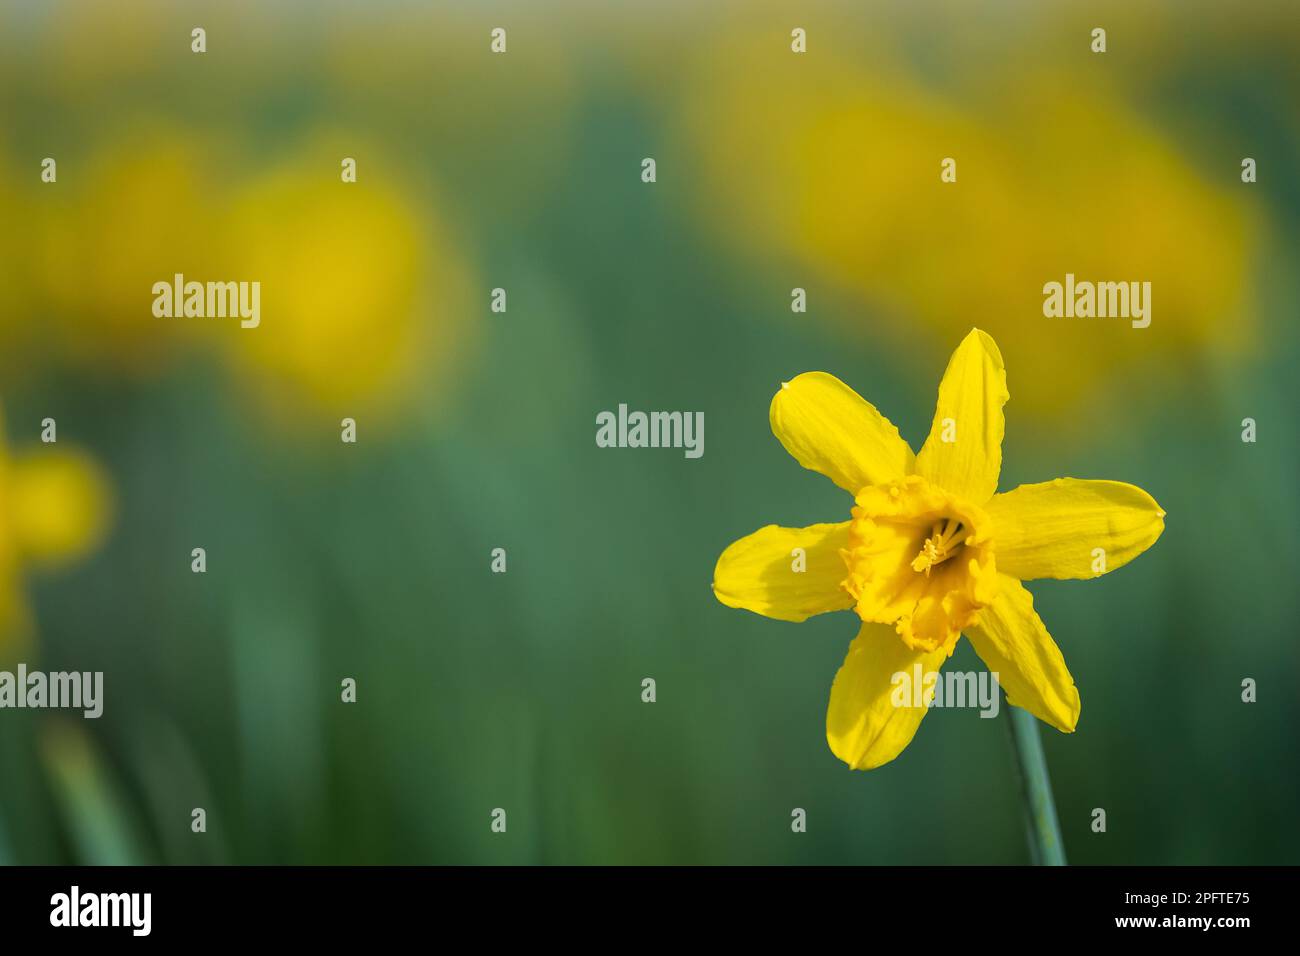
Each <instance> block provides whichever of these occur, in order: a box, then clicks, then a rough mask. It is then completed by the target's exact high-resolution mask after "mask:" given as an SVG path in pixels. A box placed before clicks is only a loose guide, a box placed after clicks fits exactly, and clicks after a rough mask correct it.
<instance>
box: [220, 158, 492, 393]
mask: <svg viewBox="0 0 1300 956" xmlns="http://www.w3.org/2000/svg"><path fill="white" fill-rule="evenodd" d="M343 157H352V158H355V159H356V160H357V164H358V165H357V169H358V173H357V182H356V183H344V182H342V181H341V179H340V170H341V167H340V163H341V160H342V158H343ZM401 182H402V180H401V178H400V175H399V174H398V173H397V172H396V171H395V170H394V169H393V168H392V166H390V165H388V162H387V160H386V158H385V157H384V156H383V155H382V154H381V153H380V152H379V151H378V150H376V149H375V148H373V147H367V146H363V145H361V144H358V143H356V142H355V141H354V142H352V143H351V144H349V145H344V144H343V143H340V142H337V141H334V140H331V139H329V138H327V137H324V136H322V137H319V138H317V140H316V141H315V142H314V143H312V144H311V145H308V146H306V147H304V148H303V149H302V150H301V151H300V152H299V153H297V154H295V156H294V157H293V158H291V159H289V160H288V161H286V162H284V163H283V164H281V165H280V166H279V167H277V168H275V169H273V170H272V171H270V172H268V173H267V174H266V175H264V176H262V177H260V178H258V179H256V180H254V181H252V182H250V183H248V184H247V185H246V186H245V187H244V188H242V189H241V190H240V192H239V193H238V194H237V196H236V197H235V199H234V201H233V208H232V212H231V215H230V220H229V223H228V229H229V233H230V236H231V247H232V248H233V249H237V252H234V253H233V254H232V256H231V258H230V260H229V262H230V265H229V267H228V268H226V270H225V273H228V274H223V276H222V277H223V278H229V279H239V280H248V281H258V282H260V283H261V290H262V292H261V295H262V300H261V312H262V319H261V324H260V325H259V326H258V327H257V328H256V329H247V330H244V329H238V328H235V327H233V326H221V327H220V328H214V329H213V330H212V332H211V333H210V334H218V335H219V336H220V339H221V346H222V348H223V350H224V351H225V353H226V354H227V355H228V356H230V357H231V359H232V360H233V362H234V364H235V367H236V369H237V370H238V371H239V372H240V373H241V375H242V377H243V378H244V379H245V380H246V381H247V383H248V385H249V386H250V387H251V388H252V389H253V391H254V396H253V397H254V399H255V400H256V401H257V402H258V403H259V407H262V408H264V409H265V410H267V411H269V412H270V413H271V414H272V416H276V417H278V416H283V415H285V414H289V413H300V414H315V413H316V412H318V411H325V412H328V413H330V414H332V415H336V416H347V415H356V414H359V413H361V412H364V411H379V412H384V411H389V410H391V409H392V408H393V407H394V406H396V405H397V404H398V403H400V402H401V401H402V400H404V399H406V398H408V397H409V396H410V393H411V390H412V388H413V387H414V386H416V385H417V384H422V385H423V386H424V387H426V388H431V389H432V390H433V391H435V392H436V391H438V390H440V389H441V388H442V387H444V386H445V385H446V384H447V381H448V379H449V377H450V375H451V374H452V373H453V372H454V371H455V367H456V361H457V359H459V358H460V357H461V353H462V350H463V348H464V346H465V344H466V342H467V341H468V339H469V335H470V333H471V331H472V324H471V323H470V322H469V321H468V315H467V312H466V295H467V278H466V269H465V265H464V262H463V260H462V258H461V256H460V255H459V254H458V252H457V251H456V250H455V249H454V248H453V245H452V242H451V240H450V239H449V238H448V237H447V236H446V235H445V234H444V233H443V232H442V226H441V223H440V220H439V216H438V211H437V210H436V209H435V208H433V207H432V204H431V203H430V202H429V198H428V197H427V196H425V195H423V194H422V193H421V192H419V191H416V190H414V189H411V188H409V187H404V186H402V185H401Z"/></svg>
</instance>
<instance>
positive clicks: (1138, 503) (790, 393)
mask: <svg viewBox="0 0 1300 956" xmlns="http://www.w3.org/2000/svg"><path fill="white" fill-rule="evenodd" d="M1006 381H1007V379H1006V369H1005V368H1004V366H1003V364H1002V355H1001V353H1000V352H999V351H998V347H997V344H996V343H995V342H994V341H993V339H992V338H991V337H990V336H989V335H987V334H986V333H984V332H981V331H979V330H978V329H975V330H972V331H971V333H970V334H969V335H967V336H966V338H965V339H964V340H963V341H962V343H961V345H959V346H958V347H957V351H956V352H954V353H953V356H952V359H951V360H950V361H949V363H948V368H947V371H946V372H944V376H943V381H942V382H940V384H939V401H938V405H937V407H936V409H935V414H934V423H933V425H932V427H931V430H930V435H929V437H928V438H927V439H926V441H925V445H924V446H923V447H922V448H921V452H920V454H918V455H913V453H912V449H911V448H910V447H908V445H907V443H906V442H905V441H903V439H902V438H901V437H900V436H899V434H898V429H896V428H895V427H894V426H893V425H892V424H890V422H889V421H888V420H887V419H886V418H885V417H884V416H883V415H881V414H880V412H878V411H876V409H875V408H874V407H872V406H871V405H870V404H868V403H867V402H866V401H865V400H863V399H862V397H861V396H859V395H858V394H857V393H856V392H854V391H853V390H852V389H851V388H849V387H848V386H847V385H845V384H844V383H843V382H841V381H840V380H839V379H837V378H835V377H834V376H832V375H828V374H826V373H825V372H806V373H804V374H802V375H799V376H797V377H796V378H795V379H794V380H793V381H790V382H784V383H782V385H781V389H780V391H778V392H777V393H776V396H775V397H774V398H773V399H772V408H771V422H772V431H773V433H775V435H776V437H777V438H778V439H779V440H780V441H781V444H782V445H784V446H785V448H786V450H787V451H789V452H790V454H791V455H793V456H794V457H795V460H796V461H798V462H799V464H801V465H803V466H804V467H805V468H809V469H811V470H813V471H817V472H820V473H821V474H823V475H825V476H826V477H828V478H830V479H831V480H832V481H833V482H835V484H837V485H839V486H840V487H841V488H843V489H844V490H845V491H847V492H848V493H849V494H851V495H853V496H854V501H855V505H856V506H855V507H854V508H853V509H852V517H851V518H850V519H849V520H847V521H842V522H839V523H837V524H817V525H812V526H811V527H807V528H781V527H777V526H776V525H768V526H767V527H765V528H761V529H759V530H758V531H756V532H754V533H753V534H751V535H749V536H748V537H745V538H741V539H740V540H739V541H737V542H735V543H734V544H732V545H731V546H730V547H729V548H727V549H726V550H725V551H724V552H723V553H722V556H721V557H720V558H719V559H718V565H717V568H716V569H715V571H714V574H713V592H714V594H716V595H717V597H718V600H719V601H721V602H722V603H723V604H726V605H728V606H729V607H738V608H745V609H747V610H750V611H754V612H756V613H758V614H762V615H765V616H767V617H772V618H777V619H778V620H783V621H803V620H805V619H806V618H808V617H811V616H812V615H814V614H821V613H823V612H826V611H840V610H847V609H849V608H852V609H853V610H854V611H856V612H857V615H858V617H859V618H861V620H862V625H861V628H860V629H859V631H858V635H857V637H856V638H855V639H854V641H853V643H852V644H851V645H850V646H849V653H848V657H847V658H846V659H845V661H844V665H843V666H842V667H841V668H840V670H839V673H838V674H837V675H836V676H835V681H834V684H833V685H832V687H831V699H830V706H829V709H828V710H827V714H826V738H827V740H828V741H829V743H830V747H831V750H832V751H834V753H835V755H836V756H837V757H839V758H840V759H841V760H843V761H844V762H845V763H847V764H848V765H849V766H850V767H852V768H854V769H858V770H868V769H871V768H873V767H879V766H880V765H881V764H884V763H888V762H889V761H890V760H893V759H894V758H895V757H897V756H898V755H899V754H900V753H901V752H902V751H903V748H905V747H906V746H907V745H908V743H909V742H910V741H911V739H912V737H913V735H914V734H915V733H916V730H917V727H919V726H920V723H921V718H922V717H924V716H925V713H926V709H927V706H928V702H929V701H928V699H926V700H925V702H924V703H923V704H922V705H921V706H915V705H914V703H915V701H914V700H910V699H909V700H908V705H903V706H900V705H898V703H896V695H895V694H894V691H895V686H896V683H897V682H896V680H895V679H894V675H896V674H899V673H904V674H912V673H913V672H914V669H915V667H916V666H917V665H918V664H919V665H920V667H921V669H922V672H923V673H924V674H927V675H928V674H931V673H937V672H938V670H939V669H940V667H941V666H942V665H943V662H944V661H945V660H947V659H948V657H950V656H951V655H952V652H953V650H954V648H955V647H956V644H957V639H958V638H959V637H960V636H961V635H962V634H965V635H966V637H967V638H968V639H969V640H970V642H971V644H972V645H973V646H974V648H975V651H976V652H977V653H978V654H979V656H980V658H981V659H982V660H983V661H984V663H985V664H986V665H987V666H988V668H989V670H990V671H992V672H994V673H995V674H997V675H998V677H999V681H1000V683H1001V685H1002V688H1003V690H1004V691H1005V692H1006V696H1007V701H1008V702H1009V703H1011V704H1013V705H1015V706H1018V707H1022V708H1024V709H1025V710H1027V711H1029V712H1030V713H1032V714H1033V715H1034V716H1036V717H1038V718H1039V719H1040V720H1042V721H1045V722H1046V723H1049V724H1051V725H1052V726H1053V727H1055V728H1057V729H1058V730H1061V731H1064V732H1066V733H1070V732H1072V731H1073V730H1074V728H1075V725H1076V724H1077V722H1078V720H1079V692H1078V691H1077V690H1076V689H1075V686H1074V679H1073V678H1072V677H1071V676H1070V672H1069V670H1067V669H1066V666H1065V659H1064V657H1063V656H1062V655H1061V651H1060V649H1059V648H1057V646H1056V644H1055V642H1054V641H1053V640H1052V637H1051V635H1050V634H1048V632H1047V628H1046V627H1045V626H1044V625H1043V622H1042V620H1040V619H1039V617H1038V614H1037V613H1036V612H1035V611H1034V602H1033V598H1032V597H1031V595H1030V593H1029V591H1027V590H1026V589H1025V587H1024V585H1023V584H1021V581H1025V580H1031V579H1034V578H1090V577H1095V576H1097V575H1098V574H1101V573H1104V572H1106V571H1112V570H1114V569H1115V568H1118V567H1122V566H1123V565H1125V564H1127V563H1128V562H1129V561H1131V560H1133V559H1134V558H1135V557H1137V556H1138V555H1139V554H1141V553H1142V552H1143V551H1145V550H1146V549H1147V548H1149V547H1150V546H1151V545H1152V544H1153V543H1154V542H1155V540H1156V539H1157V538H1159V537H1160V534H1161V532H1162V531H1163V530H1164V517H1165V513H1164V511H1163V510H1162V509H1161V508H1160V506H1159V505H1157V504H1156V502H1155V501H1154V500H1153V499H1152V498H1151V496H1150V495H1148V494H1147V493H1146V492H1145V491H1143V490H1142V489H1140V488H1136V487H1134V486H1133V485H1127V484H1123V483H1121V482H1116V481H1085V480H1080V479H1076V478H1057V479H1056V480H1054V481H1049V482H1045V483H1042V484H1032V485H1021V486H1020V487H1019V488H1015V489H1013V490H1012V491H1008V492H1004V493H1002V494H998V493H997V485H998V473H999V471H1000V470H1001V467H1002V435H1003V430H1004V418H1003V412H1002V406H1003V405H1004V404H1005V403H1006V401H1007V398H1008V397H1009V396H1008V392H1007V384H1006ZM932 695H933V690H932V689H931V690H930V692H929V694H928V695H927V698H932Z"/></svg>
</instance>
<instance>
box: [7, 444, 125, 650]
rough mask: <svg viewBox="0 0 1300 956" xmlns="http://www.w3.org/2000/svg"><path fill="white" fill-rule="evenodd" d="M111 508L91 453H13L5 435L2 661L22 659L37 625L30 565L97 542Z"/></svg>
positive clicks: (45, 564)
mask: <svg viewBox="0 0 1300 956" xmlns="http://www.w3.org/2000/svg"><path fill="white" fill-rule="evenodd" d="M111 510H112V509H111V505H110V496H109V491H108V482H107V480H106V479H105V478H104V476H103V473H102V472H101V470H100V468H99V466H98V465H97V464H96V463H95V461H94V460H93V459H92V458H90V457H89V456H88V455H86V454H85V453H83V452H80V451H74V450H68V451H64V450H61V449H59V448H57V447H55V446H42V447H41V449H40V450H38V451H32V452H27V453H25V454H19V455H17V456H11V455H10V454H9V452H8V450H7V449H6V448H5V446H4V442H3V435H0V663H2V662H4V661H8V660H10V659H11V658H14V656H15V654H16V652H17V651H18V650H19V649H20V648H21V647H22V645H23V643H24V640H25V638H26V637H27V633H28V631H29V628H30V620H29V618H28V613H27V607H26V601H25V600H24V595H23V573H24V571H26V570H27V569H28V568H53V567H59V566H62V565H65V564H68V563H71V562H72V561H75V560H76V559H78V558H80V557H82V556H84V555H85V554H86V553H88V552H89V551H91V550H93V549H94V548H96V547H97V546H98V545H99V544H100V542H101V541H102V540H103V538H104V535H105V533H106V531H107V530H108V525H109V516H110V513H111Z"/></svg>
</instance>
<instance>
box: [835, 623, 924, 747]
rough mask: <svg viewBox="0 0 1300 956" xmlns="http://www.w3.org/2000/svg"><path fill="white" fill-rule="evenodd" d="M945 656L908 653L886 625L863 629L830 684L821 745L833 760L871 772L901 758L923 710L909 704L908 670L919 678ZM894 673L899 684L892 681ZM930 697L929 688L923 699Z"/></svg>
mask: <svg viewBox="0 0 1300 956" xmlns="http://www.w3.org/2000/svg"><path fill="white" fill-rule="evenodd" d="M947 657H948V652H947V651H945V650H943V649H939V650H936V651H914V650H912V649H911V648H909V647H908V646H907V645H906V644H904V643H903V642H902V641H901V640H900V639H899V637H898V635H897V634H895V633H894V629H893V628H892V627H890V626H889V625H887V624H863V625H862V629H861V630H859V631H858V636H857V637H855V638H854V639H853V643H852V644H850V645H849V653H848V656H847V657H845V658H844V665H843V666H842V667H841V668H840V669H839V672H838V673H836V675H835V683H834V684H832V685H831V702H830V706H829V707H828V708H827V710H826V741H827V743H829V744H830V746H831V750H832V751H833V752H834V754H835V756H837V757H839V758H840V759H841V760H843V761H844V762H845V763H846V764H848V765H849V766H850V767H851V768H852V769H854V770H871V769H872V768H873V767H879V766H880V765H881V764H885V763H889V761H891V760H893V759H894V758H895V757H897V756H898V755H899V754H900V753H902V752H903V749H904V748H905V747H906V746H907V745H908V744H909V743H911V742H912V737H913V736H915V734H916V728H918V727H919V726H921V718H923V717H924V716H925V713H926V709H927V708H926V706H925V703H923V704H922V705H921V706H919V707H918V706H914V705H913V704H912V703H911V701H912V700H913V698H912V695H911V689H912V684H913V675H914V673H915V671H914V668H915V667H916V665H918V664H919V665H920V667H921V674H922V677H923V679H924V675H927V674H930V673H937V672H938V670H939V668H940V667H942V666H943V662H944V661H945V660H946V659H947ZM900 673H901V674H906V675H907V678H908V679H907V681H906V682H905V683H902V682H900V681H899V680H896V679H895V676H894V675H896V674H900ZM923 686H924V685H923ZM933 697H934V689H933V686H931V687H930V689H929V690H928V691H927V692H926V693H925V694H924V697H923V700H924V701H925V702H926V703H928V702H929V701H930V700H932V699H933ZM897 698H901V700H899V699H897Z"/></svg>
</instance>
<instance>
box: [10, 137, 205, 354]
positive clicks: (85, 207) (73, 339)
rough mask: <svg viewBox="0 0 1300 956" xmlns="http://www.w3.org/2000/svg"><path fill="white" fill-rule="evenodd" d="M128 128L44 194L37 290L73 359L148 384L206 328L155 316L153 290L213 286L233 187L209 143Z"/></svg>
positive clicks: (34, 274)
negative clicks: (176, 283)
mask: <svg viewBox="0 0 1300 956" xmlns="http://www.w3.org/2000/svg"><path fill="white" fill-rule="evenodd" d="M124 125H125V127H126V128H125V130H124V131H123V132H122V134H121V135H120V136H118V137H117V138H115V139H113V140H112V141H110V142H108V143H106V144H104V145H102V146H100V147H99V148H98V149H97V150H95V151H94V152H92V153H91V154H90V157H89V158H88V159H87V160H86V161H85V162H84V163H73V162H70V161H69V160H67V159H64V160H63V161H62V162H61V163H60V166H59V181H58V183H57V185H45V186H42V187H36V189H37V191H36V192H34V193H33V194H32V200H31V202H32V206H33V210H34V212H35V213H36V215H34V216H33V227H32V231H33V243H32V251H31V256H32V258H33V261H32V269H31V276H30V277H29V278H27V279H26V280H25V281H26V282H28V283H34V284H35V288H36V291H37V295H38V296H39V299H38V301H39V302H40V304H41V309H42V311H43V312H45V313H47V314H49V315H50V318H51V325H50V328H51V331H52V335H53V338H54V340H55V346H56V348H57V349H58V351H59V352H60V353H61V354H62V356H63V357H64V359H65V360H67V361H70V362H72V363H74V364H76V365H78V366H80V367H84V368H88V369H91V370H93V371H94V372H96V373H99V374H103V373H104V372H118V373H122V372H125V373H130V374H135V375H139V374H147V373H153V372H156V371H158V370H159V368H160V367H162V366H163V365H164V364H165V363H166V362H167V361H169V360H170V359H172V358H173V357H174V356H175V355H176V353H177V351H178V349H179V348H180V347H181V346H183V345H184V344H185V343H187V342H188V341H191V340H193V339H194V337H195V335H196V333H197V331H198V330H197V329H196V328H195V327H194V326H193V324H192V323H184V322H165V321H160V320H159V319H157V318H155V317H154V315H153V313H152V311H151V309H150V305H151V301H152V296H151V293H150V289H151V288H152V286H153V284H154V282H156V281H158V280H161V279H170V278H171V277H172V275H173V274H175V273H177V272H180V273H184V274H186V275H195V276H202V277H206V276H208V275H210V274H211V272H212V268H213V264H214V263H215V262H217V261H220V258H221V255H220V253H221V242H222V240H223V238H224V235H223V233H222V231H221V229H220V222H219V216H218V210H219V209H220V197H219V191H220V188H221V182H220V180H219V179H218V178H217V175H216V172H215V171H214V169H213V167H212V163H211V161H210V160H209V159H208V158H207V156H208V150H206V149H205V145H206V144H207V142H208V141H207V140H206V137H205V136H204V135H203V134H200V133H198V132H197V131H192V130H180V129H177V128H175V127H172V126H169V125H165V124H159V123H156V122H152V121H137V122H129V123H126V124H124ZM31 178H32V181H33V182H35V181H36V171H35V169H33V171H32V173H31Z"/></svg>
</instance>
